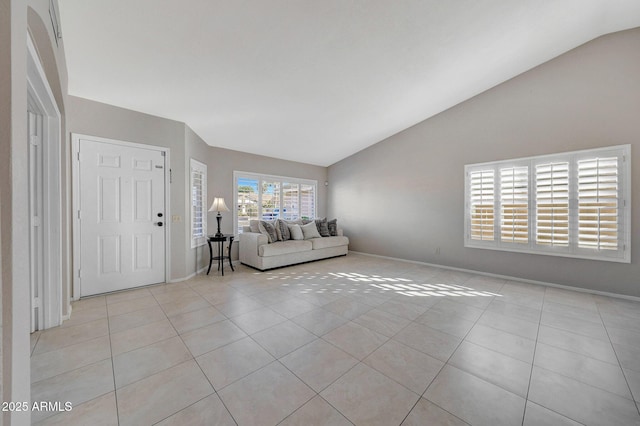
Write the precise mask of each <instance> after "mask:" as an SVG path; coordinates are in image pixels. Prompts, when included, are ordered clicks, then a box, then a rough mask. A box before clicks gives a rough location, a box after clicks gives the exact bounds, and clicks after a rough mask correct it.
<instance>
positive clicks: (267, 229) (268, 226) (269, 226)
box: [260, 220, 278, 243]
mask: <svg viewBox="0 0 640 426" xmlns="http://www.w3.org/2000/svg"><path fill="white" fill-rule="evenodd" d="M260 227H261V228H260V232H262V229H264V232H262V233H263V234H266V235H267V238H269V243H275V242H276V241H278V234H277V233H276V227H275V226H273V223H270V222H267V221H265V220H261V221H260Z"/></svg>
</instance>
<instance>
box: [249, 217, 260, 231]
mask: <svg viewBox="0 0 640 426" xmlns="http://www.w3.org/2000/svg"><path fill="white" fill-rule="evenodd" d="M258 223H260V221H259V220H256V219H251V220H250V221H249V228H250V229H251V232H260V226H259V225H258Z"/></svg>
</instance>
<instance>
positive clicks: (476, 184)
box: [469, 170, 495, 241]
mask: <svg viewBox="0 0 640 426" xmlns="http://www.w3.org/2000/svg"><path fill="white" fill-rule="evenodd" d="M494 173H495V172H494V171H493V170H479V171H475V172H471V173H470V175H469V181H470V182H471V200H470V206H471V239H473V240H480V241H493V227H494V219H495V214H494V209H495V206H494V191H495V187H494V184H495V179H494Z"/></svg>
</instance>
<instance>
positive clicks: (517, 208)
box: [464, 145, 631, 263]
mask: <svg viewBox="0 0 640 426" xmlns="http://www.w3.org/2000/svg"><path fill="white" fill-rule="evenodd" d="M630 154H631V147H630V145H620V146H612V147H607V148H598V149H590V150H584V151H574V152H567V153H561V154H552V155H541V156H537V157H529V158H518V159H513V160H502V161H495V162H490V163H481V164H468V165H466V166H465V200H466V203H465V222H464V227H465V232H464V239H465V240H464V245H465V247H470V248H482V249H492V250H503V251H513V252H521V253H531V254H544V255H552V256H566V257H577V258H583V259H592V260H608V261H613V262H624V263H629V262H631V250H630V245H631V232H630V231H631V203H630V199H631V171H630V167H629V164H627V161H626V159H627V158H629V156H630Z"/></svg>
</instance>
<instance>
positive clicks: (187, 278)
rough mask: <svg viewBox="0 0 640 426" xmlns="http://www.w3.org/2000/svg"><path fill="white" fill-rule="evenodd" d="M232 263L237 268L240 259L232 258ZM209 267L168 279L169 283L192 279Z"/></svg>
mask: <svg viewBox="0 0 640 426" xmlns="http://www.w3.org/2000/svg"><path fill="white" fill-rule="evenodd" d="M231 263H232V264H233V267H234V268H235V267H236V266H238V265H239V264H240V261H239V260H232V261H231ZM207 268H209V265H206V266H203V267H202V268H200V269H198V270H197V271H196V272H193V273H191V274H189V275H187V276H186V277H183V278H174V279H172V280H169V281H167V283H168V284H173V283H181V282H182V281H187V280H190V279H191V278H193V277H195V276H196V275H199V274H201V273H203V272H204V271H206V270H207Z"/></svg>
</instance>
